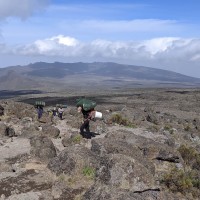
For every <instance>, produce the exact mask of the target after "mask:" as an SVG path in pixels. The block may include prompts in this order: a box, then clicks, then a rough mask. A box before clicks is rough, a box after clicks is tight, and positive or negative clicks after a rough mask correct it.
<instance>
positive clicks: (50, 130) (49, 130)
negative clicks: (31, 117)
mask: <svg viewBox="0 0 200 200" xmlns="http://www.w3.org/2000/svg"><path fill="white" fill-rule="evenodd" d="M42 133H43V135H45V136H49V137H52V138H57V137H58V136H59V134H60V130H59V129H58V128H56V127H54V126H51V125H48V124H46V125H44V126H42Z"/></svg>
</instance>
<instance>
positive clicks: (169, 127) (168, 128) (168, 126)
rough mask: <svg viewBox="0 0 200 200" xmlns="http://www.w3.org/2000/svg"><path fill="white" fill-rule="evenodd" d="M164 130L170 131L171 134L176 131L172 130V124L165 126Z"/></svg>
mask: <svg viewBox="0 0 200 200" xmlns="http://www.w3.org/2000/svg"><path fill="white" fill-rule="evenodd" d="M164 130H165V131H169V133H170V134H173V133H174V129H173V128H172V126H171V125H170V124H167V125H165V126H164Z"/></svg>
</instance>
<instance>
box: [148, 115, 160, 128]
mask: <svg viewBox="0 0 200 200" xmlns="http://www.w3.org/2000/svg"><path fill="white" fill-rule="evenodd" d="M146 120H147V121H148V122H151V123H154V124H156V125H158V124H159V118H158V117H157V116H156V114H155V113H149V114H148V115H147V117H146Z"/></svg>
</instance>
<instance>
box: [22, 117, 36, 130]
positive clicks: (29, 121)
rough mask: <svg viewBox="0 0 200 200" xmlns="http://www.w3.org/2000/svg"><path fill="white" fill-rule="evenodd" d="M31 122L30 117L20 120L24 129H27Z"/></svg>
mask: <svg viewBox="0 0 200 200" xmlns="http://www.w3.org/2000/svg"><path fill="white" fill-rule="evenodd" d="M32 122H33V119H32V118H31V117H24V118H23V119H22V120H21V125H22V126H24V127H26V128H29V127H30V126H31V124H32Z"/></svg>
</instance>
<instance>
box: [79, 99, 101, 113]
mask: <svg viewBox="0 0 200 200" xmlns="http://www.w3.org/2000/svg"><path fill="white" fill-rule="evenodd" d="M96 105H97V103H96V102H95V101H92V100H89V99H78V100H77V103H76V107H79V106H81V107H82V108H83V110H85V111H89V110H92V109H94V108H95V107H96Z"/></svg>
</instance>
